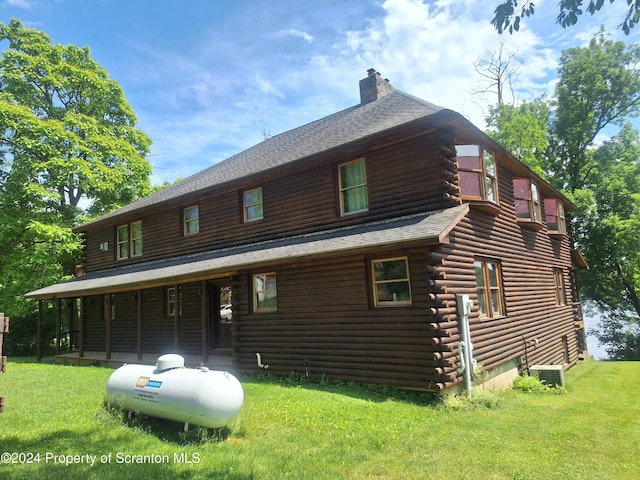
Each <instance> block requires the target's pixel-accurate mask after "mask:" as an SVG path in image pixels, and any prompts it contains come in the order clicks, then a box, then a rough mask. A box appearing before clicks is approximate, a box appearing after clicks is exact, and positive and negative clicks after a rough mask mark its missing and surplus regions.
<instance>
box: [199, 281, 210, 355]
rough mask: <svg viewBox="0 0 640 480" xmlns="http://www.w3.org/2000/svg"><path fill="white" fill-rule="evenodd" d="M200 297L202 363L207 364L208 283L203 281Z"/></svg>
mask: <svg viewBox="0 0 640 480" xmlns="http://www.w3.org/2000/svg"><path fill="white" fill-rule="evenodd" d="M201 285H202V286H201V287H200V289H201V291H202V294H201V295H200V300H201V310H202V363H204V364H205V365H206V364H207V363H209V336H208V335H207V325H208V324H209V305H210V303H209V288H208V282H207V281H206V280H203V281H202V283H201Z"/></svg>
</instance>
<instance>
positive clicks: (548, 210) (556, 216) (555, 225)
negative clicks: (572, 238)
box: [544, 198, 567, 235]
mask: <svg viewBox="0 0 640 480" xmlns="http://www.w3.org/2000/svg"><path fill="white" fill-rule="evenodd" d="M544 215H545V219H546V221H547V230H548V232H549V235H566V234H567V221H566V218H565V215H564V205H563V204H562V202H561V201H560V200H558V199H557V198H545V199H544Z"/></svg>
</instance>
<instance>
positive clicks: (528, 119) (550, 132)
mask: <svg viewBox="0 0 640 480" xmlns="http://www.w3.org/2000/svg"><path fill="white" fill-rule="evenodd" d="M639 60H640V53H639V51H638V47H637V46H630V47H626V46H625V45H624V44H623V43H622V42H615V43H614V42H611V41H609V40H608V39H606V37H605V34H604V32H603V31H601V32H600V33H599V34H597V35H596V36H595V38H594V39H593V40H592V41H591V42H590V43H589V46H587V47H584V48H573V49H569V50H567V51H565V52H563V54H562V56H561V61H560V63H561V65H560V68H559V71H558V84H557V86H556V90H555V92H554V95H553V98H552V99H551V101H549V102H547V103H545V102H544V99H540V100H537V101H536V102H532V103H531V104H523V105H522V106H520V107H515V106H509V105H496V106H494V107H493V108H492V109H491V114H490V115H489V117H488V118H487V123H488V126H489V129H490V130H489V131H488V134H489V135H490V136H492V137H493V138H494V139H496V140H497V141H498V142H499V143H502V144H503V145H504V146H505V147H506V148H507V149H509V150H511V151H512V152H514V153H515V154H516V156H518V157H519V158H521V159H522V160H523V161H524V162H525V163H526V164H527V165H529V166H530V167H531V168H532V169H533V170H534V171H536V172H537V173H541V174H542V177H543V178H546V179H547V180H548V181H550V182H551V183H552V184H554V185H555V186H556V187H557V188H558V189H560V190H561V191H563V193H564V194H565V195H566V196H567V197H568V198H570V199H571V200H572V201H573V203H574V204H575V205H576V206H577V211H576V212H573V215H572V221H571V223H570V228H571V230H572V234H573V238H574V240H575V242H576V246H577V247H578V248H579V249H580V250H581V251H582V253H583V254H584V256H585V258H586V260H587V263H588V264H589V265H590V270H588V271H583V272H580V276H579V280H580V284H581V290H582V294H583V298H584V299H585V300H586V302H587V304H589V305H591V306H592V307H593V308H594V309H596V310H598V312H599V313H600V315H601V318H602V322H601V325H600V328H599V330H598V331H597V332H595V333H596V336H597V337H598V339H599V340H600V342H601V343H602V344H606V345H608V348H607V350H608V353H609V355H611V358H616V359H620V358H626V359H632V358H635V359H637V356H635V357H634V355H636V353H637V352H638V346H639V345H640V337H638V335H639V334H640V136H639V134H638V132H636V131H635V130H633V129H632V128H631V127H630V125H629V124H628V123H627V122H626V120H627V119H628V118H631V117H634V116H637V115H638V113H639V110H638V109H639V106H640V72H639V71H638V69H637V64H638V61H639ZM547 114H548V115H547ZM545 117H546V122H545ZM611 126H620V130H619V132H618V133H617V134H616V135H615V136H614V137H613V138H612V139H610V140H609V141H606V142H603V143H601V144H598V143H597V142H596V137H597V136H598V134H600V133H601V132H602V131H603V129H604V128H605V127H611ZM545 141H546V145H547V146H546V148H545ZM634 352H636V353H634Z"/></svg>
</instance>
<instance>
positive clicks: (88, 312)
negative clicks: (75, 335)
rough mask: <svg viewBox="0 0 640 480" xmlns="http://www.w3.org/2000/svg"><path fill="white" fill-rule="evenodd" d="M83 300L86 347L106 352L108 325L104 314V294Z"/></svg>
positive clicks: (90, 349)
mask: <svg viewBox="0 0 640 480" xmlns="http://www.w3.org/2000/svg"><path fill="white" fill-rule="evenodd" d="M83 302H84V304H83V308H84V315H83V317H84V318H83V321H84V325H83V327H84V331H83V333H84V349H85V350H89V351H97V352H104V351H105V345H106V338H107V336H106V334H107V325H106V322H105V320H104V318H103V316H102V295H94V296H91V297H85V298H84V299H83Z"/></svg>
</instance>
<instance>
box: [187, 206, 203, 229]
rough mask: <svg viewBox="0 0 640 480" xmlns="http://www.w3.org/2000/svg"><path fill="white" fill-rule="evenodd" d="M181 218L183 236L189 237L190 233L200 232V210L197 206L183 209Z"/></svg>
mask: <svg viewBox="0 0 640 480" xmlns="http://www.w3.org/2000/svg"><path fill="white" fill-rule="evenodd" d="M183 217H184V219H183V222H184V224H183V227H184V234H185V235H191V234H192V233H198V232H199V231H200V208H199V207H198V205H194V206H193V207H187V208H185V209H184V214H183Z"/></svg>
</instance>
